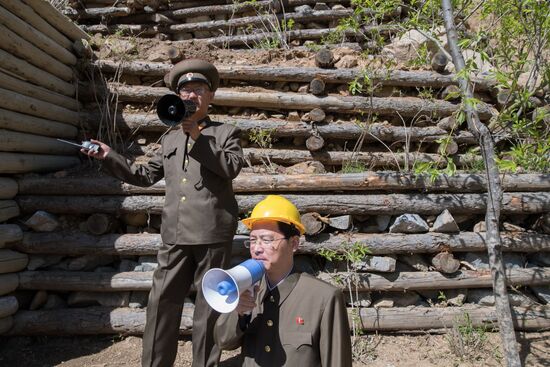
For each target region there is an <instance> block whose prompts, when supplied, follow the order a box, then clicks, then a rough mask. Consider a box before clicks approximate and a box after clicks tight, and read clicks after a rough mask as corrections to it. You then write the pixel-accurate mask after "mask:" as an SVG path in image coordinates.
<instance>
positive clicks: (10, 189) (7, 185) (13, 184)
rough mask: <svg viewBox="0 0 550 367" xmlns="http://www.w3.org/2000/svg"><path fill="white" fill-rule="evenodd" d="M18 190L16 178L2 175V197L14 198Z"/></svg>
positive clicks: (0, 187)
mask: <svg viewBox="0 0 550 367" xmlns="http://www.w3.org/2000/svg"><path fill="white" fill-rule="evenodd" d="M0 131H1V130H0ZM0 139H1V133H0ZM18 190H19V186H18V185H17V181H16V180H14V179H13V178H10V177H0V199H13V198H14V197H15V195H17V192H18Z"/></svg>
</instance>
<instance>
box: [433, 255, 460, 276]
mask: <svg viewBox="0 0 550 367" xmlns="http://www.w3.org/2000/svg"><path fill="white" fill-rule="evenodd" d="M432 265H433V266H434V267H435V269H436V270H437V271H439V272H442V273H444V274H452V273H454V272H455V271H457V270H458V269H459V268H460V261H458V260H457V259H455V258H454V256H453V254H452V253H450V252H440V253H439V254H437V255H435V256H434V257H433V258H432Z"/></svg>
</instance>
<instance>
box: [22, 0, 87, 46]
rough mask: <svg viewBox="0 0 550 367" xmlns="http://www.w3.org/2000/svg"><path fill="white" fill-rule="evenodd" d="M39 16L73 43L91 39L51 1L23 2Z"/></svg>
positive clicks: (25, 0)
mask: <svg viewBox="0 0 550 367" xmlns="http://www.w3.org/2000/svg"><path fill="white" fill-rule="evenodd" d="M23 1H24V2H25V3H27V5H29V6H30V7H31V8H32V9H33V10H34V11H35V12H36V13H37V14H40V16H41V17H42V18H43V19H45V20H46V21H47V22H48V23H49V24H51V25H52V26H53V27H55V28H56V29H57V30H58V31H60V32H61V33H63V34H64V35H65V36H67V37H68V38H69V39H71V40H72V41H78V40H80V39H86V40H87V39H89V38H90V36H89V35H88V34H87V33H86V32H84V31H83V30H82V29H80V28H79V27H78V26H77V25H76V24H74V23H73V22H72V21H71V20H70V19H69V18H68V17H66V16H64V15H63V14H61V13H60V12H59V10H57V9H56V8H55V7H54V6H53V5H52V4H51V3H50V2H49V1H45V0H40V1H38V0H23Z"/></svg>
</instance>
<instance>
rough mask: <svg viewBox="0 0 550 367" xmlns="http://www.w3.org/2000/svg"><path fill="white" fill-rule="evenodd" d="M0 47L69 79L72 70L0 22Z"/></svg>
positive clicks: (62, 77) (70, 78) (66, 79)
mask: <svg viewBox="0 0 550 367" xmlns="http://www.w3.org/2000/svg"><path fill="white" fill-rule="evenodd" d="M0 47H2V48H3V49H4V50H6V51H8V52H9V53H11V54H12V55H14V56H17V57H19V58H21V59H23V60H26V61H28V62H29V63H31V64H32V65H34V66H36V67H38V68H40V69H42V70H44V71H46V72H48V73H50V74H52V75H55V76H56V77H58V78H60V79H62V80H65V81H67V82H68V81H71V80H72V79H73V70H72V69H71V68H70V67H69V66H67V65H65V64H63V63H62V62H60V61H57V60H56V59H55V58H53V57H52V56H50V55H49V54H47V53H46V52H44V51H42V50H41V49H39V48H38V47H36V46H34V45H33V44H32V43H30V42H29V41H27V40H25V39H24V38H22V37H20V36H18V35H17V34H16V33H14V32H12V31H11V30H9V29H8V28H7V27H5V26H4V25H1V24H0Z"/></svg>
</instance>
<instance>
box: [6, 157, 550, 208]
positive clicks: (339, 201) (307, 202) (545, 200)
mask: <svg viewBox="0 0 550 367" xmlns="http://www.w3.org/2000/svg"><path fill="white" fill-rule="evenodd" d="M4 154H9V153H4ZM1 157H2V155H1V154H0V159H1ZM285 196H286V197H287V199H289V200H290V201H292V202H293V203H294V204H295V205H296V207H297V208H298V209H299V210H300V211H301V212H318V213H322V214H323V215H344V214H349V215H368V214H374V215H382V214H388V215H396V214H403V213H417V214H434V215H439V214H440V213H441V212H442V211H443V210H445V209H447V210H449V212H451V214H481V213H483V212H484V211H485V208H486V202H487V195H486V194H425V195H419V194H394V195H359V194H358V195H342V194H338V195H330V196H327V195H306V194H303V195H293V194H289V195H285ZM263 198H264V196H262V195H237V202H238V204H239V211H240V212H241V213H246V212H247V211H249V210H252V209H253V208H254V206H255V205H256V204H257V203H258V202H260V201H261V200H262V199H263ZM16 200H17V203H18V204H19V206H20V208H21V211H22V212H23V213H34V212H35V211H37V210H45V211H47V212H50V213H56V214H93V213H132V212H149V213H151V214H161V213H162V207H163V205H164V197H163V196H145V195H144V196H94V197H89V196H24V195H19V196H17V197H16ZM547 211H550V192H537V193H525V192H518V193H505V194H504V197H503V203H502V213H503V214H513V213H516V214H520V213H523V214H528V213H530V214H534V213H543V212H547Z"/></svg>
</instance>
